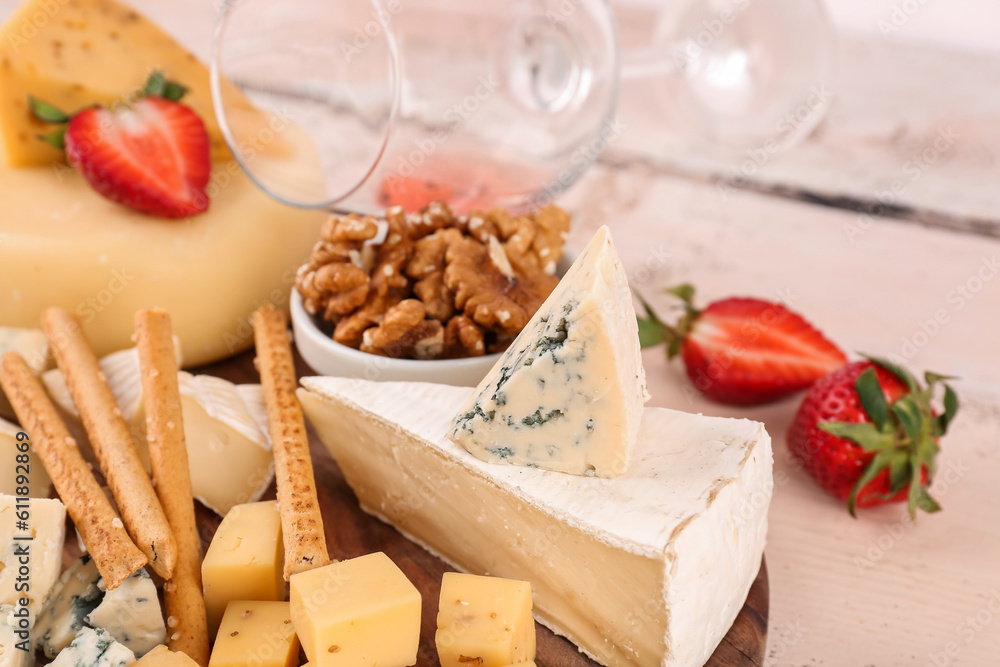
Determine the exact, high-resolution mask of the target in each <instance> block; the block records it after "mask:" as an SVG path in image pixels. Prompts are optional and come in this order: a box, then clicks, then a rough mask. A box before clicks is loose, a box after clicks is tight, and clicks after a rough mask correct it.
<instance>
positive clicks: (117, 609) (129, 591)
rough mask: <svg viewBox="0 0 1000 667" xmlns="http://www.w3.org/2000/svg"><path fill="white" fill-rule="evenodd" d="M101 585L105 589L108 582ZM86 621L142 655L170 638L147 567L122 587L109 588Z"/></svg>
mask: <svg viewBox="0 0 1000 667" xmlns="http://www.w3.org/2000/svg"><path fill="white" fill-rule="evenodd" d="M99 586H100V587H101V588H102V589H103V588H104V582H103V581H102V582H101V583H100V584H99ZM86 622H87V624H88V625H91V626H93V627H95V628H101V629H103V630H106V631H107V632H108V633H109V634H110V635H111V636H112V637H114V639H116V640H117V641H119V642H120V643H121V644H122V645H124V646H125V647H126V648H128V649H129V650H130V651H131V652H132V653H134V654H135V655H136V656H138V657H142V656H143V655H145V654H146V653H148V652H149V651H151V650H152V649H153V648H155V647H156V646H158V645H160V644H164V643H166V640H167V628H166V625H165V624H164V622H163V613H162V612H161V611H160V600H159V598H158V597H157V595H156V585H155V584H154V583H153V580H152V579H150V577H149V574H148V573H147V572H146V570H144V569H141V570H138V571H136V572H135V573H134V574H133V575H132V576H131V577H129V578H128V579H126V580H125V581H123V582H122V583H121V585H119V586H118V588H116V589H114V590H112V591H107V592H106V593H105V594H104V599H103V600H101V604H99V605H98V606H97V608H95V609H94V610H93V611H91V612H90V614H89V615H88V616H87V618H86Z"/></svg>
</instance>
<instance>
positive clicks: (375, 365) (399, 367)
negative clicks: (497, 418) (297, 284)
mask: <svg viewBox="0 0 1000 667" xmlns="http://www.w3.org/2000/svg"><path fill="white" fill-rule="evenodd" d="M576 258H577V253H576V252H575V251H574V250H573V249H571V248H568V247H565V248H563V255H562V259H561V260H560V261H559V266H557V267H556V275H558V276H560V277H562V276H564V275H566V272H567V271H569V267H570V266H571V265H572V264H573V262H574V261H575V260H576ZM291 310H292V329H293V331H294V332H295V345H296V346H297V347H298V348H299V353H300V354H301V355H302V358H303V359H305V360H306V363H307V364H309V365H310V366H312V367H313V369H314V370H315V371H316V372H318V373H320V374H322V375H335V376H339V377H353V378H363V379H365V380H378V381H382V382H433V383H435V384H450V385H454V386H457V387H475V386H476V385H478V384H479V381H480V380H482V379H483V378H484V377H485V376H486V374H487V373H489V372H490V369H491V368H493V366H494V365H495V364H496V363H497V361H498V360H499V359H500V357H501V356H502V355H503V353H498V354H487V355H484V356H482V357H469V358H467V359H428V360H421V359H391V358H389V357H380V356H378V355H376V354H369V353H367V352H362V351H361V350H355V349H354V348H352V347H347V346H346V345H341V344H340V343H337V342H335V341H334V340H333V339H332V338H330V336H329V335H327V334H325V333H323V331H321V330H320V328H319V326H318V325H317V320H316V318H315V317H313V316H312V315H310V314H309V313H307V312H306V309H305V307H304V306H303V305H302V295H300V294H299V292H298V290H296V289H295V288H294V287H293V288H292V298H291Z"/></svg>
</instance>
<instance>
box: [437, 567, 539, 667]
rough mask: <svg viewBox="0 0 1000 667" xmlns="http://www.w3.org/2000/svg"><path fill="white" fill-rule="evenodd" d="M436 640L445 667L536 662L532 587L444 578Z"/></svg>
mask: <svg viewBox="0 0 1000 667" xmlns="http://www.w3.org/2000/svg"><path fill="white" fill-rule="evenodd" d="M434 641H435V643H436V644H437V649H438V658H439V659H440V661H441V667H468V665H469V663H474V664H476V665H478V666H479V667H504V666H505V665H512V664H517V663H521V662H527V661H530V660H534V659H535V621H534V619H533V618H532V617H531V584H529V583H528V582H527V581H515V580H513V579H501V578H499V577H479V576H476V575H472V574H459V573H457V572H447V573H445V575H444V579H443V580H442V582H441V604H440V607H439V608H438V619H437V634H436V635H435V636H434Z"/></svg>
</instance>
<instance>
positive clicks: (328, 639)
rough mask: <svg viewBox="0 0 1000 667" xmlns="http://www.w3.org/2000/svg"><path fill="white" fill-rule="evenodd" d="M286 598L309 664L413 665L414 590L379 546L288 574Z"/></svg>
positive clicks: (317, 666) (417, 611) (416, 604)
mask: <svg viewBox="0 0 1000 667" xmlns="http://www.w3.org/2000/svg"><path fill="white" fill-rule="evenodd" d="M289 599H290V601H291V613H292V622H293V623H294V624H295V631H296V632H297V633H298V635H299V639H300V641H301V642H302V649H303V650H304V651H305V654H306V656H307V657H308V658H309V664H311V665H315V667H407V666H408V665H414V664H416V662H417V648H418V645H419V643H420V592H419V591H418V590H417V588H416V586H414V585H413V584H412V583H411V582H410V580H409V579H407V578H406V575H405V574H403V571H402V570H400V569H399V567H397V566H396V564H395V563H393V562H392V560H391V559H390V558H389V557H388V556H386V555H385V554H384V553H382V552H381V551H379V552H375V553H371V554H367V555H365V556H359V557H357V558H352V559H350V560H344V561H340V562H337V563H331V564H329V565H325V566H323V567H319V568H316V569H313V570H307V571H305V572H299V573H297V574H293V575H292V577H291V580H290V581H289Z"/></svg>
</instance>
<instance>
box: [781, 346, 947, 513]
mask: <svg viewBox="0 0 1000 667" xmlns="http://www.w3.org/2000/svg"><path fill="white" fill-rule="evenodd" d="M925 378H926V383H927V385H926V386H925V387H921V386H920V384H919V382H917V380H916V379H915V378H914V377H913V376H912V375H911V374H910V373H909V372H908V371H906V369H904V368H901V367H899V366H897V365H895V364H892V363H890V362H888V361H884V360H881V359H875V358H871V359H869V360H866V361H856V362H853V363H850V364H847V365H846V366H844V367H842V368H840V369H838V370H836V371H834V372H833V373H830V374H829V375H827V376H826V377H824V378H822V379H821V380H819V381H818V382H817V383H816V384H815V385H813V387H812V389H810V390H809V393H807V394H806V396H805V399H804V400H803V401H802V405H801V406H800V407H799V411H798V413H797V414H796V415H795V420H794V421H793V422H792V426H791V428H790V429H789V431H788V447H789V449H790V450H791V453H792V455H793V456H794V457H795V458H796V460H798V461H799V462H800V463H801V464H802V467H803V469H804V470H805V471H806V472H807V473H808V474H809V476H810V477H812V478H813V479H815V480H816V481H817V482H818V483H819V485H820V486H821V487H823V488H824V489H826V491H827V492H829V493H830V494H831V495H833V496H834V497H836V498H839V499H840V500H846V501H847V509H848V510H849V511H850V513H851V515H853V516H856V508H858V507H874V506H876V505H884V504H887V503H899V502H904V501H905V502H906V503H907V504H908V507H909V512H910V516H911V517H912V516H914V515H915V514H916V510H917V508H920V509H922V510H924V511H925V512H937V511H938V510H940V509H941V507H940V505H938V503H937V502H936V501H935V500H934V499H933V498H931V496H930V494H928V493H927V485H928V484H929V482H930V480H931V479H932V478H933V475H934V466H935V458H936V456H937V453H938V451H939V447H938V439H939V438H940V437H941V436H942V435H944V433H945V432H946V431H947V429H948V424H949V423H950V422H951V420H952V419H954V417H955V414H956V413H957V412H958V397H957V396H956V395H955V392H954V391H953V390H952V388H951V387H950V386H948V385H947V384H944V380H946V379H948V378H945V377H943V376H940V375H936V374H934V373H927V374H926V376H925ZM938 384H942V385H943V386H944V395H943V398H944V411H943V412H942V413H940V414H937V413H936V412H935V411H934V409H933V408H932V407H931V403H932V400H933V398H934V393H935V388H936V386H937V385H938Z"/></svg>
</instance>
